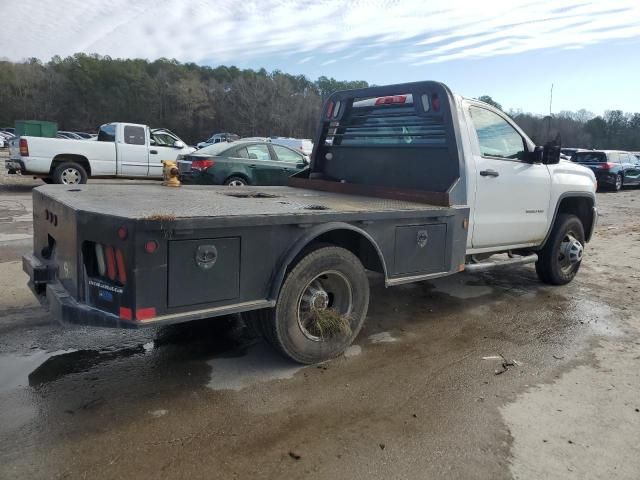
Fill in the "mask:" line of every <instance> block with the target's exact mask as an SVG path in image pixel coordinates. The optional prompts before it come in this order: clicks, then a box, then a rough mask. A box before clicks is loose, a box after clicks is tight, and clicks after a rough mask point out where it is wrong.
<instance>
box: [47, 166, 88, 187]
mask: <svg viewBox="0 0 640 480" xmlns="http://www.w3.org/2000/svg"><path fill="white" fill-rule="evenodd" d="M52 178H53V182H54V183H59V184H62V185H79V184H81V183H87V171H86V170H85V169H84V167H83V166H82V165H80V164H78V163H76V162H63V163H61V164H60V165H58V166H57V167H56V168H55V169H54V170H53V176H52Z"/></svg>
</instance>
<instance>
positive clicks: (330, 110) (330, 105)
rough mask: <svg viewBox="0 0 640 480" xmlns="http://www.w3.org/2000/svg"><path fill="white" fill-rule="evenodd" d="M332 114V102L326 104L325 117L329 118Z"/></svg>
mask: <svg viewBox="0 0 640 480" xmlns="http://www.w3.org/2000/svg"><path fill="white" fill-rule="evenodd" d="M332 114H333V102H329V103H327V117H329V118H331V115H332Z"/></svg>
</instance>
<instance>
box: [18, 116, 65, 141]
mask: <svg viewBox="0 0 640 480" xmlns="http://www.w3.org/2000/svg"><path fill="white" fill-rule="evenodd" d="M15 127H16V135H18V136H23V135H28V136H30V137H51V138H53V137H55V136H56V133H58V124H57V123H56V122H47V121H44V120H16V124H15Z"/></svg>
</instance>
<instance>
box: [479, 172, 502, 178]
mask: <svg viewBox="0 0 640 480" xmlns="http://www.w3.org/2000/svg"><path fill="white" fill-rule="evenodd" d="M480 176H481V177H499V176H500V174H499V173H498V172H496V171H495V170H481V171H480Z"/></svg>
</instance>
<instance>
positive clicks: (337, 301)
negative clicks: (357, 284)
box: [297, 270, 353, 342]
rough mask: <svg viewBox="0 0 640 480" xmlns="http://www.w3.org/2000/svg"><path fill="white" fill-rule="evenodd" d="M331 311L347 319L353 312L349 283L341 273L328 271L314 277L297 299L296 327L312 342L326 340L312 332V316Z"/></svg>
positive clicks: (351, 291) (351, 292)
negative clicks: (318, 312)
mask: <svg viewBox="0 0 640 480" xmlns="http://www.w3.org/2000/svg"><path fill="white" fill-rule="evenodd" d="M326 310H333V311H335V313H337V314H338V315H339V316H341V317H344V318H349V317H350V316H351V312H352V310H353V290H352V288H351V282H350V281H349V279H347V277H345V276H344V275H343V274H342V273H340V272H338V271H335V270H329V271H326V272H322V273H321V274H319V275H316V276H315V277H314V278H313V280H311V281H310V282H309V283H308V284H307V285H306V286H305V288H304V289H303V290H302V293H301V294H300V297H299V298H298V308H297V318H298V327H299V328H300V330H301V331H302V333H303V334H304V336H305V337H307V338H308V339H309V340H313V341H314V342H321V341H324V340H325V339H326V337H323V336H321V335H317V334H316V333H315V332H314V329H312V328H311V327H312V326H313V325H312V324H313V322H314V315H315V314H316V312H317V311H326Z"/></svg>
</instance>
